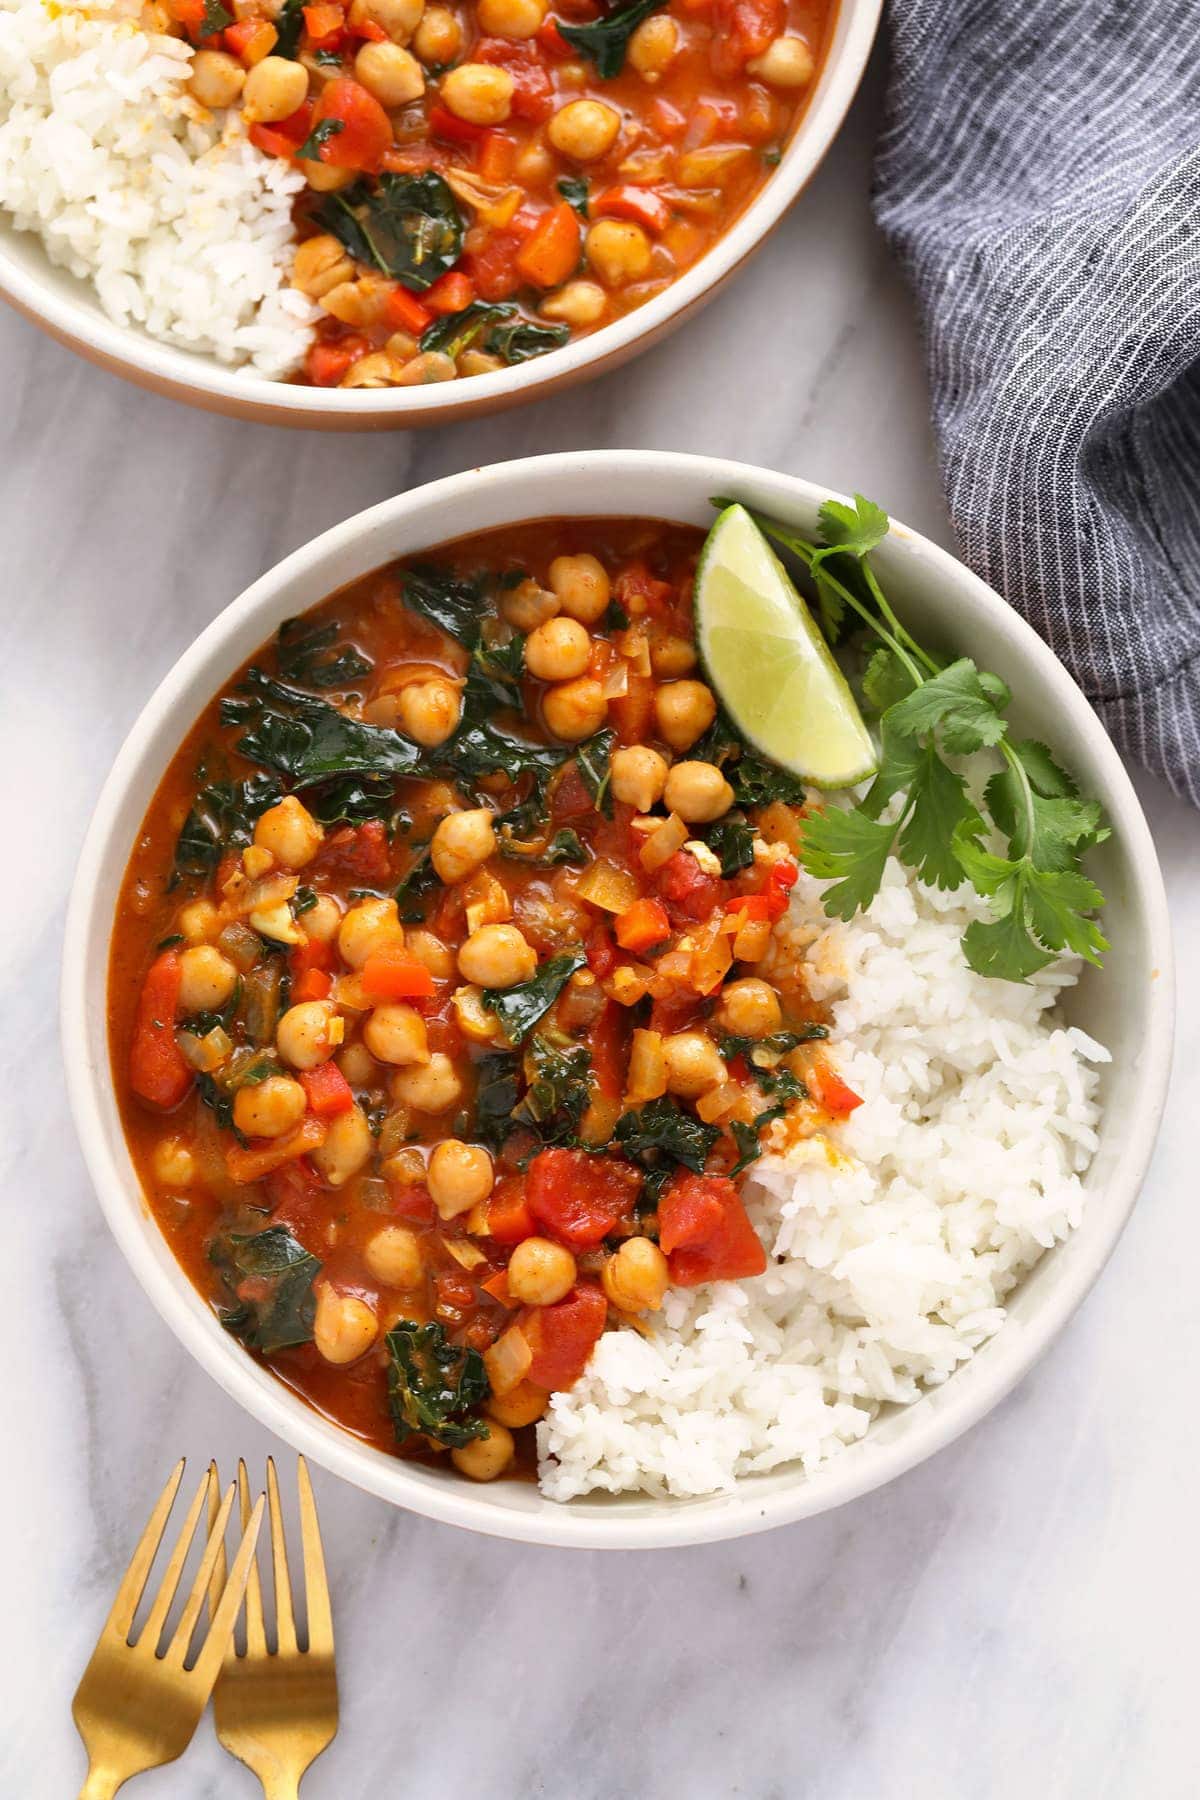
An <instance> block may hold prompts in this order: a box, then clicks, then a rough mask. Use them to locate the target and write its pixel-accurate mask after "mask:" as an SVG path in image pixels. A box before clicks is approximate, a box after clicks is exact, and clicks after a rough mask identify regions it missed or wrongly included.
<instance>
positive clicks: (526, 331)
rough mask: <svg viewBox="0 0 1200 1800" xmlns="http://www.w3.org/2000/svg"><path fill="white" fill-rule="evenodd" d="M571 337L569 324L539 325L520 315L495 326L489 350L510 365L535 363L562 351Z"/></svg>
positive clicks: (491, 332) (487, 345)
mask: <svg viewBox="0 0 1200 1800" xmlns="http://www.w3.org/2000/svg"><path fill="white" fill-rule="evenodd" d="M570 335H571V327H570V326H569V325H535V324H534V322H533V320H532V319H524V318H522V317H521V316H520V314H518V315H517V316H516V317H515V318H512V319H508V320H506V321H505V322H504V323H503V324H499V325H493V326H492V328H491V330H490V331H489V332H488V334H487V339H486V342H485V348H486V349H488V350H490V351H491V353H492V355H493V356H502V357H503V358H504V360H505V362H506V363H509V364H513V363H523V362H531V361H532V359H533V358H534V357H535V356H545V354H546V352H547V351H548V350H558V349H560V348H561V347H562V345H563V344H565V343H566V341H567V339H568V338H569V337H570Z"/></svg>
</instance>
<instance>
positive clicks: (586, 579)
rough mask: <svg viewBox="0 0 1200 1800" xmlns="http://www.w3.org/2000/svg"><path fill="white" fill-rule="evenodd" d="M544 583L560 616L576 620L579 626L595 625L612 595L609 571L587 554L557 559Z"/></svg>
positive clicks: (551, 565)
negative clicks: (560, 612) (563, 613)
mask: <svg viewBox="0 0 1200 1800" xmlns="http://www.w3.org/2000/svg"><path fill="white" fill-rule="evenodd" d="M547 579H548V581H549V583H550V586H551V587H552V589H553V590H554V592H555V593H556V594H557V595H558V603H559V605H560V606H561V608H562V610H563V612H565V613H566V614H567V615H568V616H569V617H570V618H572V619H578V620H579V623H580V624H581V625H594V624H595V623H596V621H597V620H598V619H599V618H600V617H601V615H602V614H603V612H604V611H605V609H606V608H607V606H608V602H609V599H610V597H611V595H612V583H611V582H610V581H609V579H608V570H607V569H606V568H605V567H604V564H603V563H602V562H600V561H599V560H598V559H597V558H596V557H594V556H589V555H588V554H587V553H586V552H584V554H583V555H581V556H556V557H555V558H554V561H553V562H552V563H551V564H550V568H549V571H548V574H547Z"/></svg>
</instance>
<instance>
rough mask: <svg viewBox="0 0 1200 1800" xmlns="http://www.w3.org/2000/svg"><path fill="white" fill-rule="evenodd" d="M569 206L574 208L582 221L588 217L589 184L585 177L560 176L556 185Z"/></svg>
mask: <svg viewBox="0 0 1200 1800" xmlns="http://www.w3.org/2000/svg"><path fill="white" fill-rule="evenodd" d="M554 185H555V186H556V187H557V189H558V191H559V193H560V194H561V195H562V197H563V199H564V200H565V201H566V203H567V205H568V206H570V207H573V208H574V210H575V211H576V212H577V213H578V214H579V217H580V218H581V219H586V218H587V216H588V184H587V178H586V176H583V175H560V176H559V178H558V180H557V181H556V182H555V184H554Z"/></svg>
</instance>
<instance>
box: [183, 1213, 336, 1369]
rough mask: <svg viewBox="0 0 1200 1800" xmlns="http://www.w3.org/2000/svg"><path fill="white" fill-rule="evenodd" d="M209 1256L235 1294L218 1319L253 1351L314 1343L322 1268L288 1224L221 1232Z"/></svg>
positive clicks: (267, 1352)
mask: <svg viewBox="0 0 1200 1800" xmlns="http://www.w3.org/2000/svg"><path fill="white" fill-rule="evenodd" d="M208 1255H209V1260H210V1261H211V1262H212V1264H213V1265H214V1267H215V1268H216V1269H217V1270H218V1271H219V1272H220V1275H221V1279H222V1281H223V1283H224V1285H225V1287H226V1288H227V1290H228V1292H229V1295H230V1302H231V1303H230V1304H229V1305H228V1306H225V1307H220V1308H218V1311H217V1317H218V1318H219V1319H220V1321H221V1323H222V1325H223V1326H224V1327H225V1329H226V1331H229V1332H232V1334H233V1336H234V1337H236V1338H240V1339H241V1341H242V1343H243V1344H245V1346H246V1348H247V1349H248V1350H257V1351H258V1352H259V1353H260V1354H261V1355H263V1356H273V1355H274V1354H275V1352H276V1351H277V1350H286V1349H288V1348H289V1347H290V1346H291V1345H293V1344H308V1343H311V1342H312V1334H313V1314H314V1311H315V1301H314V1298H313V1282H314V1281H315V1280H316V1278H317V1276H318V1275H319V1274H320V1273H321V1264H320V1263H319V1262H318V1261H317V1259H316V1257H315V1256H312V1255H310V1254H309V1252H308V1251H307V1250H306V1249H305V1248H304V1246H303V1245H302V1244H299V1243H297V1241H296V1239H295V1238H294V1237H293V1236H292V1234H291V1232H290V1231H289V1230H288V1228H287V1226H286V1225H269V1226H268V1227H267V1229H266V1230H265V1231H257V1232H253V1233H250V1234H243V1233H241V1232H224V1233H221V1234H219V1235H218V1236H217V1237H215V1238H214V1239H213V1241H212V1243H211V1244H210V1245H209V1251H208ZM243 1283H244V1284H245V1287H246V1292H245V1294H243V1293H242V1292H241V1291H240V1290H241V1288H242V1285H243Z"/></svg>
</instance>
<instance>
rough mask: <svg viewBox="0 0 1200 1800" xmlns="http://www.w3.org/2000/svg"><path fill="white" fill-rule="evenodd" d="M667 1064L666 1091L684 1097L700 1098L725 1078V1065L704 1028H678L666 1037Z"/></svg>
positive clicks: (664, 1052) (664, 1042) (665, 1052)
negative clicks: (682, 1029) (686, 1029)
mask: <svg viewBox="0 0 1200 1800" xmlns="http://www.w3.org/2000/svg"><path fill="white" fill-rule="evenodd" d="M663 1056H664V1057H665V1059H666V1064H667V1092H668V1093H670V1094H679V1095H681V1096H682V1098H683V1099H685V1100H697V1099H699V1097H700V1095H701V1094H707V1093H708V1091H709V1089H710V1088H715V1087H718V1086H719V1085H720V1083H721V1082H722V1081H724V1079H725V1064H724V1063H723V1062H722V1061H721V1055H720V1052H719V1051H718V1049H717V1046H716V1045H715V1044H714V1043H713V1041H712V1039H711V1038H710V1037H706V1036H705V1034H704V1032H702V1031H677V1032H675V1033H673V1034H672V1036H670V1037H667V1038H664V1039H663Z"/></svg>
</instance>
